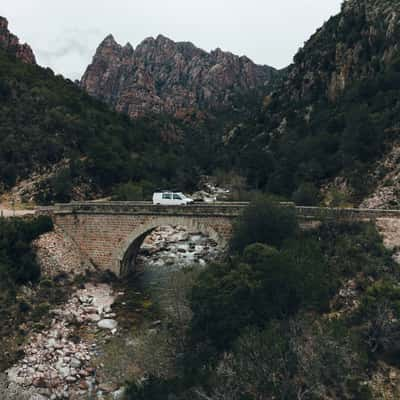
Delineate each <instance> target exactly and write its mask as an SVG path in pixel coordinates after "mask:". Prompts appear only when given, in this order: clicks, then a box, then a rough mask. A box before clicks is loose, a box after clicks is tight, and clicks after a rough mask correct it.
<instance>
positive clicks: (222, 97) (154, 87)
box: [81, 35, 276, 118]
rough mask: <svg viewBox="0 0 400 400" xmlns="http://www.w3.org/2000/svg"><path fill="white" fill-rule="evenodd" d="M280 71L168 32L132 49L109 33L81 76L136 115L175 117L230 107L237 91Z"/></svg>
mask: <svg viewBox="0 0 400 400" xmlns="http://www.w3.org/2000/svg"><path fill="white" fill-rule="evenodd" d="M275 73H276V71H275V70H274V69H273V68H271V67H268V66H260V65H256V64H254V63H253V62H252V61H251V60H250V59H248V58H247V57H238V56H236V55H234V54H232V53H228V52H224V51H222V50H221V49H217V50H215V51H212V52H211V53H207V52H206V51H204V50H202V49H200V48H198V47H196V46H195V45H193V44H192V43H190V42H174V41H173V40H171V39H169V38H168V37H166V36H164V35H158V36H156V37H155V38H154V37H149V38H146V39H145V40H143V41H142V42H141V43H140V44H139V45H138V46H137V47H136V49H134V48H133V47H132V46H131V45H130V44H129V43H128V44H127V45H125V46H124V47H122V46H120V45H119V44H118V43H117V42H116V41H115V39H114V38H113V37H112V36H107V37H106V38H105V39H104V41H103V42H102V43H101V44H100V46H99V48H98V49H97V52H96V55H95V57H94V58H93V62H92V64H91V65H89V67H88V68H87V70H86V72H85V74H84V75H83V77H82V80H81V86H82V87H83V88H84V89H85V90H86V91H87V92H88V93H89V94H90V95H92V96H95V97H97V98H100V99H102V100H104V101H106V102H107V103H109V104H110V105H111V106H112V107H114V108H115V109H116V110H118V111H121V112H125V113H127V114H128V115H129V116H131V117H132V118H136V117H138V116H141V115H143V114H145V113H148V112H151V113H167V114H173V115H176V114H177V113H179V112H181V111H182V110H185V109H205V110H218V109H221V108H229V107H231V106H232V101H233V97H234V96H236V95H237V94H238V93H246V92H249V91H253V90H258V91H261V92H262V91H264V90H265V86H266V85H268V83H269V82H270V81H271V79H272V78H273V76H274V75H275Z"/></svg>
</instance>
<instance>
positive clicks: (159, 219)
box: [53, 214, 232, 275]
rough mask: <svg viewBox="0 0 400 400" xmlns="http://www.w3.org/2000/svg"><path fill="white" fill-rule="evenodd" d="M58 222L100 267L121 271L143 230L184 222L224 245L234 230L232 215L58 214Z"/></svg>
mask: <svg viewBox="0 0 400 400" xmlns="http://www.w3.org/2000/svg"><path fill="white" fill-rule="evenodd" d="M53 218H54V223H55V225H56V226H58V227H59V228H61V229H62V230H63V231H64V232H66V233H67V234H68V235H69V236H70V237H71V238H72V239H73V240H74V241H75V242H76V243H77V244H78V246H79V247H80V251H81V252H82V253H83V254H85V255H86V256H87V257H88V259H89V260H90V261H91V262H92V263H93V264H94V265H95V266H96V267H98V268H100V269H103V270H107V269H109V270H111V271H113V272H114V273H115V274H117V275H119V274H120V269H121V262H122V260H123V257H124V255H125V253H126V251H127V250H128V249H129V247H130V246H131V245H132V244H133V243H134V241H135V240H137V239H138V238H139V237H141V236H142V235H143V234H145V233H147V232H150V231H151V230H153V229H154V228H156V227H158V226H163V225H172V226H178V225H181V226H185V227H187V228H188V229H189V230H192V231H199V232H202V233H205V234H208V235H209V236H210V237H211V238H213V239H214V240H216V241H217V243H219V244H220V245H221V246H225V245H226V243H227V241H228V240H229V237H230V235H231V232H232V222H231V218H224V217H207V216H200V217H197V218H193V217H186V216H158V215H155V216H151V215H125V214H55V215H54V216H53Z"/></svg>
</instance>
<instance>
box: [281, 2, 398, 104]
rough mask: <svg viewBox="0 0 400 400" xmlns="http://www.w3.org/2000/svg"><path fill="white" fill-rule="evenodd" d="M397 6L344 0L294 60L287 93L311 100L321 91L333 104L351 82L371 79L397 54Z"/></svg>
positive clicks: (299, 98)
mask: <svg viewBox="0 0 400 400" xmlns="http://www.w3.org/2000/svg"><path fill="white" fill-rule="evenodd" d="M399 20H400V2H399V1H397V0H395V1H388V0H347V1H345V2H344V3H343V5H342V11H341V13H340V14H338V15H337V16H335V17H333V18H331V19H330V20H329V21H328V22H327V23H326V24H324V25H323V26H322V28H320V29H319V30H318V31H317V32H316V33H315V34H314V35H313V36H312V37H311V38H310V40H309V41H308V42H307V43H306V44H305V46H304V48H302V49H301V50H300V51H299V52H298V53H297V55H296V56H295V62H294V64H293V65H292V66H291V67H290V68H289V72H288V79H287V81H286V85H285V86H286V88H287V91H286V94H288V93H290V96H291V98H292V100H302V101H310V100H315V97H316V94H321V92H323V93H324V95H325V96H326V97H327V98H328V99H329V100H330V101H335V100H337V98H338V97H339V96H340V95H341V94H342V93H343V92H344V91H345V89H346V88H348V87H349V85H351V84H352V83H353V82H356V81H361V80H365V79H369V78H371V77H374V76H375V75H376V73H377V72H378V71H380V70H382V69H383V68H385V67H386V66H387V65H390V64H391V63H392V62H393V61H394V58H395V57H396V56H397V55H398V51H399V41H398V39H399V35H400V24H399Z"/></svg>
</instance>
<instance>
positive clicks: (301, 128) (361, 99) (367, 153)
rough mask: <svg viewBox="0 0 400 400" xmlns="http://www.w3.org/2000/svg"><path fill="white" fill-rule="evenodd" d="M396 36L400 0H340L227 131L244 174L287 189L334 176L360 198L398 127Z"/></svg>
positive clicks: (271, 186) (322, 182) (272, 187)
mask: <svg viewBox="0 0 400 400" xmlns="http://www.w3.org/2000/svg"><path fill="white" fill-rule="evenodd" d="M399 38H400V2H399V1H382V0H381V1H376V0H348V1H345V2H344V3H343V5H342V10H341V12H340V13H339V14H338V15H336V16H334V17H332V18H331V19H330V20H329V21H327V22H326V23H325V24H324V25H323V26H322V27H321V28H320V29H319V30H318V31H317V32H316V33H315V34H314V35H313V36H312V37H311V38H310V39H309V40H308V41H307V42H306V44H305V46H304V47H303V48H302V49H300V50H299V52H298V53H297V54H296V55H295V57H294V63H293V64H292V65H291V66H289V67H288V68H287V70H286V71H285V73H286V77H285V79H284V80H282V82H281V83H280V84H279V85H277V88H276V90H274V92H273V93H271V94H270V95H268V96H266V97H265V99H264V105H263V110H262V111H261V112H260V115H259V116H258V117H257V118H256V119H254V120H253V121H252V122H248V123H247V124H245V125H242V126H238V127H237V128H236V129H233V130H232V131H231V133H232V134H231V135H230V136H229V137H228V138H227V139H228V142H229V144H230V145H231V148H232V153H233V154H239V157H237V160H238V164H239V168H240V169H241V170H242V171H243V170H244V171H245V173H246V177H247V178H248V179H250V180H251V181H252V182H254V183H255V184H257V185H258V186H261V187H266V188H267V189H269V190H271V191H273V192H276V193H279V194H283V195H286V196H292V195H293V194H294V193H295V192H296V191H297V190H298V188H299V187H301V185H303V184H304V183H312V184H314V185H317V186H318V187H324V186H326V185H327V184H328V185H329V183H332V182H333V181H335V179H336V178H338V177H340V178H341V179H339V181H340V182H346V184H347V187H348V188H349V194H350V197H352V201H353V202H355V203H359V202H361V201H362V200H363V199H364V198H365V197H366V196H367V195H368V194H369V193H370V192H371V191H373V190H374V188H375V187H376V185H377V182H376V180H375V176H376V174H375V173H374V172H375V171H374V170H375V167H376V163H377V162H378V161H379V160H382V158H383V157H385V154H390V151H391V147H392V146H393V143H394V141H395V140H396V137H397V135H398V132H399V126H400V121H399V118H398V111H399V110H398V107H399V104H398V101H397V99H398V96H399V90H400V85H399V82H400V79H399V78H400V74H399V71H400V69H399V59H400V58H399V56H400V49H399V45H398V43H399ZM335 190H339V189H338V188H336V189H335Z"/></svg>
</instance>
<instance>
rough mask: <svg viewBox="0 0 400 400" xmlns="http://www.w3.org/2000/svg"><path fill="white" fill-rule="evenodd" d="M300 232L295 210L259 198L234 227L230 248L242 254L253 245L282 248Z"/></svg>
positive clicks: (267, 199) (264, 198)
mask: <svg viewBox="0 0 400 400" xmlns="http://www.w3.org/2000/svg"><path fill="white" fill-rule="evenodd" d="M297 231H298V224H297V219H296V214H295V210H294V209H293V208H292V207H283V206H280V205H279V204H277V203H275V202H273V201H271V200H270V199H269V198H267V197H259V198H258V199H257V200H255V201H254V202H253V203H251V204H250V206H249V207H248V208H246V210H245V211H244V213H243V215H242V216H241V217H240V218H239V221H238V222H237V224H236V225H235V227H234V232H233V237H232V240H231V243H230V248H231V250H232V251H233V252H236V253H241V252H242V251H243V250H244V248H245V247H246V246H247V245H249V244H252V243H264V244H268V245H271V246H274V247H277V248H280V247H281V246H282V244H283V242H284V241H285V240H287V239H289V238H291V237H293V236H294V235H295V234H296V232H297Z"/></svg>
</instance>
